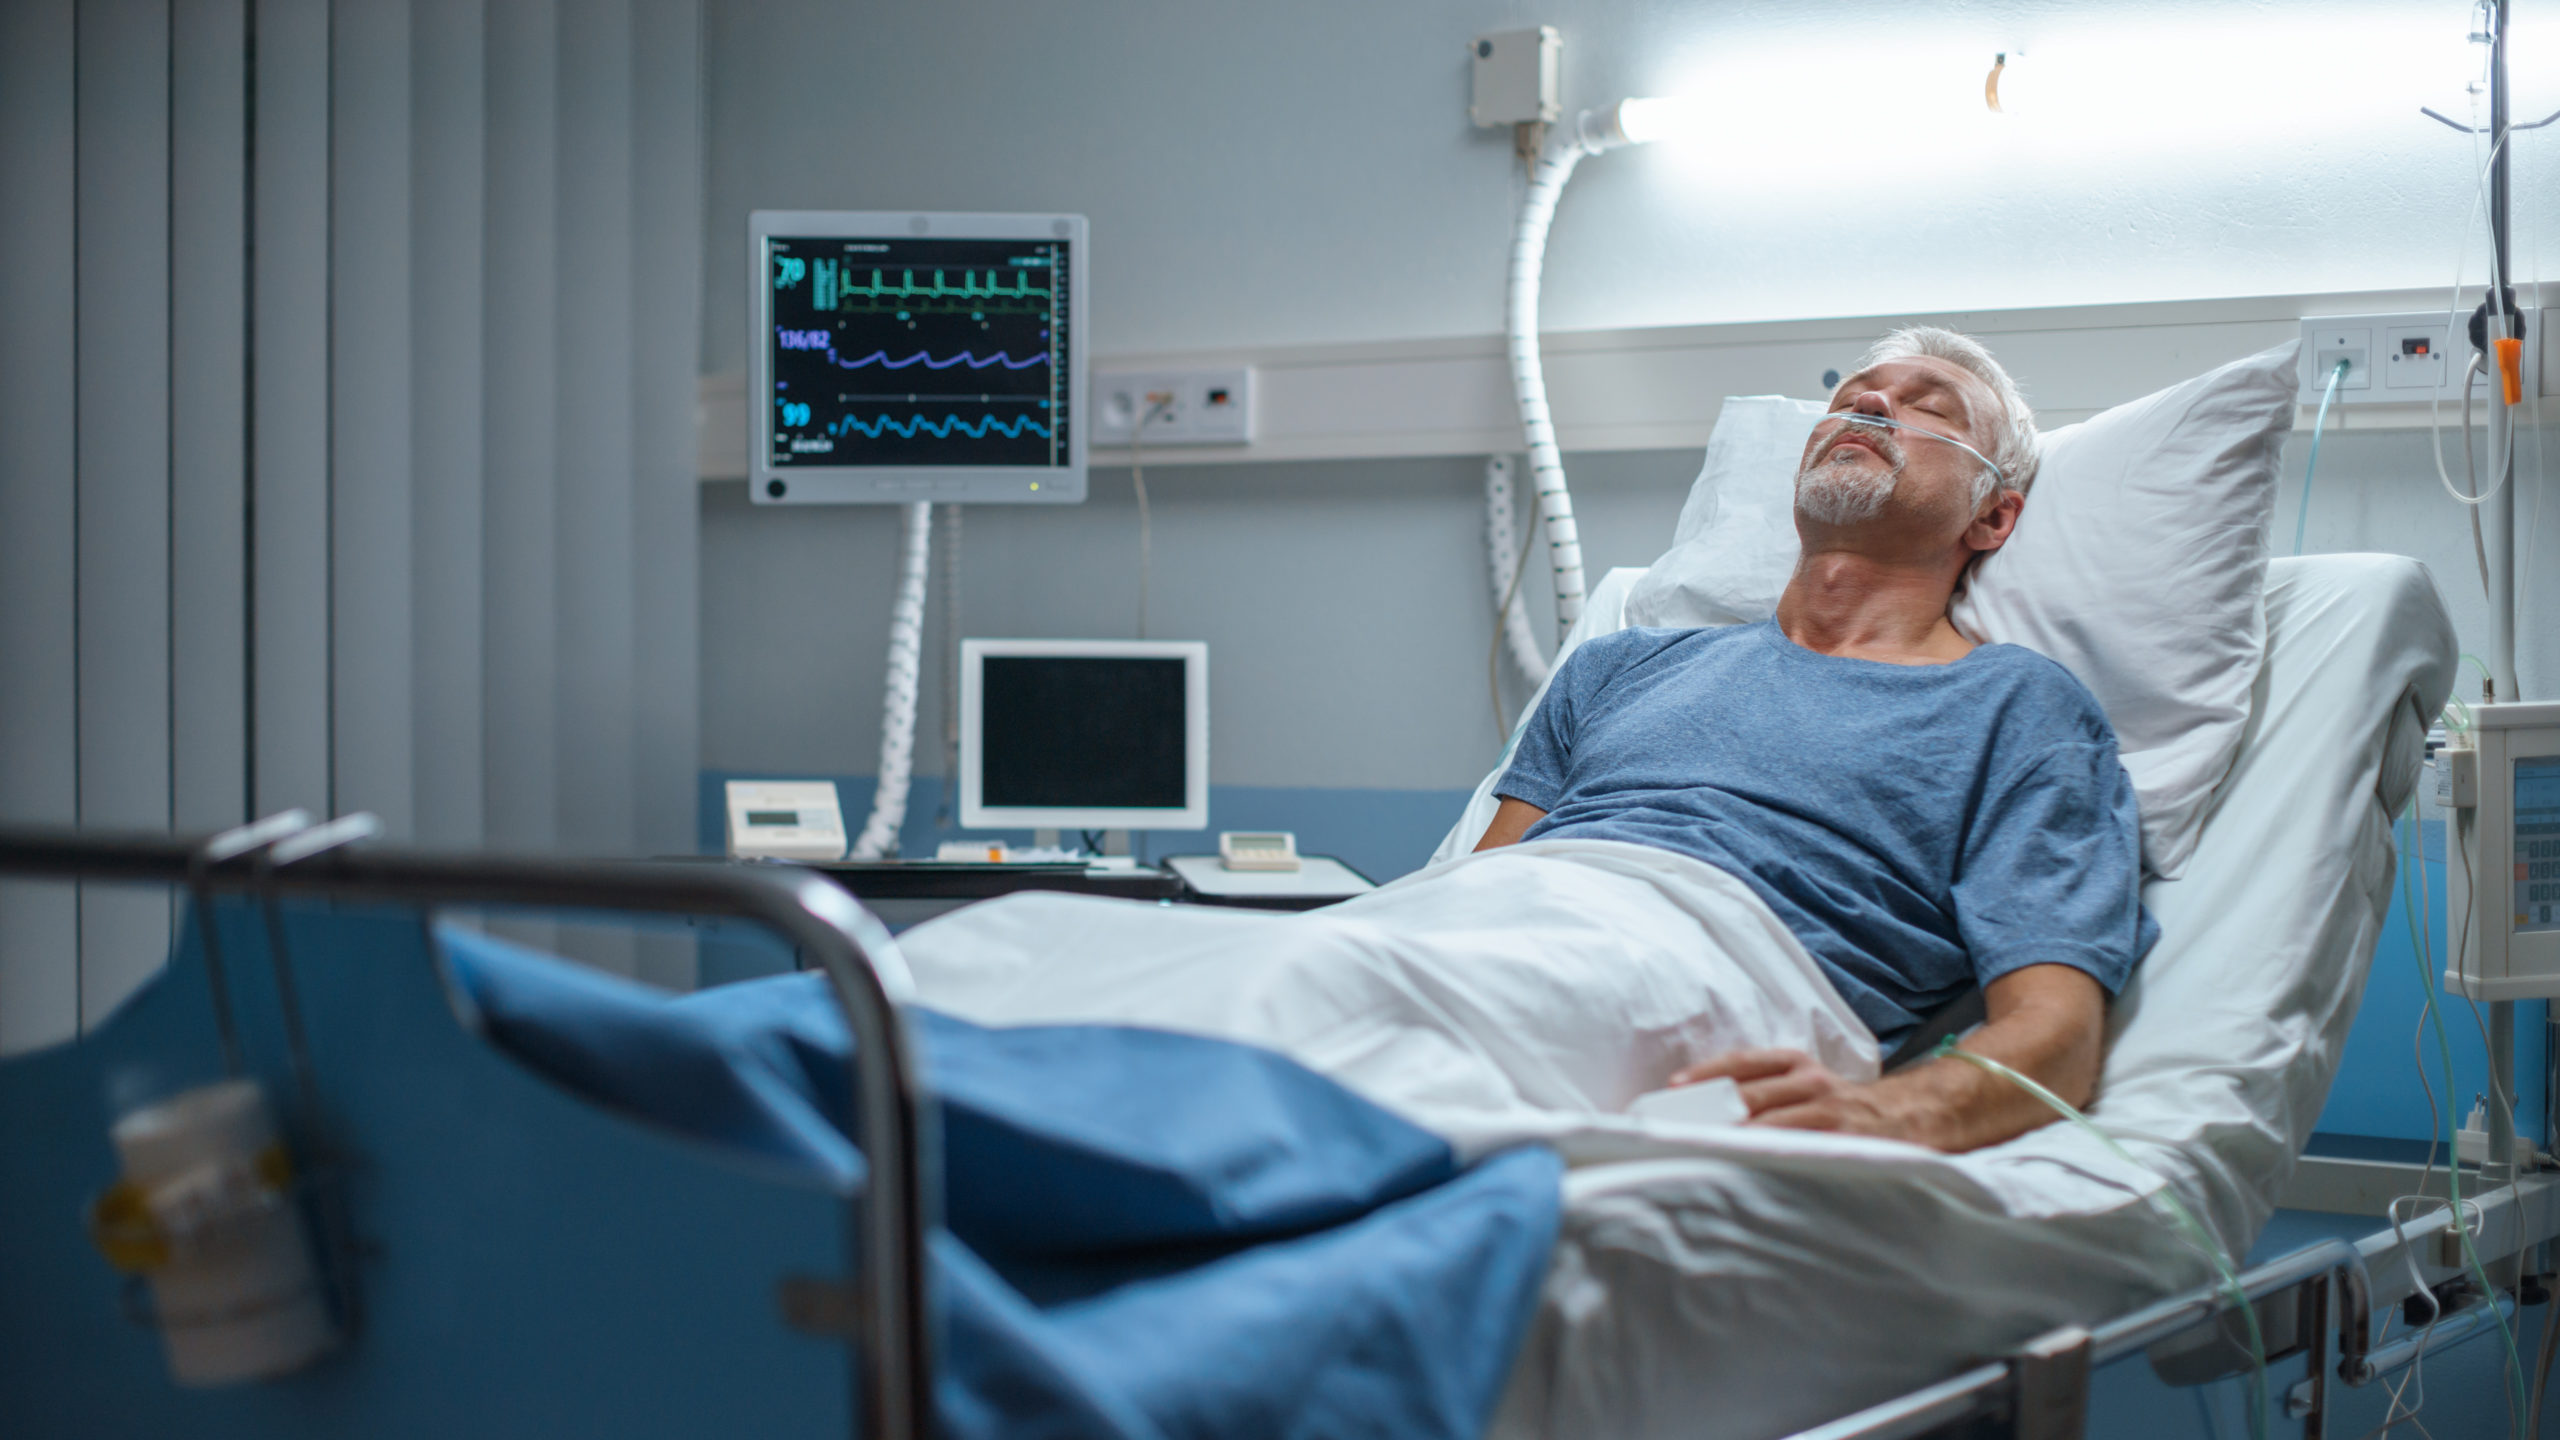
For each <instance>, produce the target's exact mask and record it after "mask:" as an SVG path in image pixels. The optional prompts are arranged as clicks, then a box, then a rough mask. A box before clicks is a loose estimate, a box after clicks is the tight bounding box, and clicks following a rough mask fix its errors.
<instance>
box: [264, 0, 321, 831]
mask: <svg viewBox="0 0 2560 1440" xmlns="http://www.w3.org/2000/svg"><path fill="white" fill-rule="evenodd" d="M254 3H255V4H256V6H257V24H256V32H255V33H256V43H257V63H256V77H255V83H256V92H255V97H254V104H255V106H256V112H255V116H254V123H255V124H256V126H257V142H256V147H255V152H254V154H253V157H252V163H253V164H254V165H255V166H256V174H255V175H254V176H253V177H252V183H253V190H254V202H253V207H254V208H253V212H252V221H251V223H252V225H253V226H254V228H255V233H256V237H257V242H256V255H255V260H254V264H253V266H252V268H251V276H252V288H253V298H252V302H251V321H250V323H251V324H252V326H253V327H254V329H255V334H256V353H255V356H254V360H253V364H254V384H255V386H256V399H255V400H254V402H253V408H252V424H253V425H254V427H255V431H256V439H255V443H254V447H253V449H252V452H251V463H252V465H253V466H254V471H253V475H252V480H251V492H250V503H251V505H252V507H253V522H252V525H251V527H250V528H251V536H252V544H253V552H252V556H251V590H250V593H251V603H252V606H253V613H252V615H251V617H250V627H251V632H252V639H251V665H252V670H253V673H252V676H251V689H250V703H251V713H252V722H253V726H254V734H253V735H252V737H251V747H252V752H253V755H252V759H253V764H254V766H255V777H256V784H255V790H254V793H253V795H252V797H251V799H252V802H253V808H255V809H256V810H257V811H258V812H259V813H260V814H267V813H271V812H273V811H277V810H282V809H284V808H286V807H288V806H296V805H298V806H301V807H303V808H305V809H308V810H311V811H313V812H315V813H320V814H326V813H328V812H329V810H330V809H331V804H330V793H329V761H330V746H329V6H328V0H254Z"/></svg>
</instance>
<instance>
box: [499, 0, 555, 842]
mask: <svg viewBox="0 0 2560 1440" xmlns="http://www.w3.org/2000/svg"><path fill="white" fill-rule="evenodd" d="M558 52H559V28H558V20H557V17H556V16H555V15H554V13H553V10H552V7H551V5H550V4H549V3H548V0H523V3H511V4H504V5H497V6H493V7H491V9H490V10H489V12H488V72H487V85H488V96H489V109H488V133H487V146H488V148H487V151H486V155H487V161H486V164H487V167H488V168H487V177H488V190H487V194H488V209H487V211H486V214H485V220H486V226H487V228H486V231H485V233H484V244H485V246H486V251H485V259H484V261H483V264H484V266H485V269H484V271H483V277H484V287H485V288H484V290H483V296H484V301H483V308H482V311H481V313H482V316H483V322H482V323H483V326H484V329H483V332H482V333H483V341H484V344H485V347H486V348H485V352H484V353H485V355H486V360H485V368H484V369H483V371H482V380H483V384H484V388H483V391H482V394H483V397H484V398H483V402H482V403H483V411H482V414H483V416H484V417H485V420H484V423H485V426H486V428H485V429H484V431H483V432H482V434H483V440H482V444H483V450H484V455H485V457H486V458H485V462H484V463H485V465H486V470H485V474H486V477H487V478H486V482H485V488H484V489H483V492H482V494H483V500H482V511H481V515H482V545H483V549H482V555H481V564H482V566H483V576H484V584H485V588H484V589H483V591H482V603H483V605H484V606H485V607H486V608H485V610H484V611H483V618H482V631H481V634H482V640H483V644H484V646H485V649H484V652H483V654H484V657H485V659H484V664H485V667H486V668H485V670H484V672H483V673H484V675H485V677H486V679H485V683H486V686H487V689H486V691H485V695H486V709H485V710H484V712H483V714H484V721H483V724H484V729H483V731H482V733H483V735H484V736H485V741H484V744H485V747H486V748H485V751H484V754H485V758H486V765H487V769H486V772H485V777H486V778H485V780H484V782H483V783H484V789H483V792H482V793H483V794H484V795H486V796H487V802H486V807H487V808H486V811H485V816H486V824H487V837H488V840H489V842H490V843H491V844H493V845H501V846H505V847H508V848H511V849H549V848H550V847H551V845H552V844H553V842H554V839H555V837H556V836H557V834H558V826H557V814H558V809H557V799H556V797H557V794H558V787H557V782H556V778H555V777H556V770H555V767H554V764H553V758H554V751H553V744H554V741H553V736H554V734H555V733H556V731H555V723H554V715H555V704H554V697H555V692H556V688H557V685H558V669H557V666H556V664H555V663H554V659H555V640H554V637H555V633H556V623H557V622H556V619H555V610H556V607H555V606H554V604H553V589H552V585H553V564H554V557H555V554H556V548H555V545H554V542H553V536H554V535H555V533H556V525H555V520H554V502H553V475H554V447H555V443H556V432H555V430H554V427H553V417H554V416H555V415H556V414H557V407H556V405H555V403H554V402H555V397H556V395H557V390H558V387H557V383H556V377H557V373H558V370H557V363H556V356H557V346H556V336H555V332H554V330H553V323H552V322H553V317H554V315H555V314H556V313H557V311H556V308H555V305H554V284H553V280H554V266H555V264H556V263H557V260H556V257H557V254H558V251H557V250H556V248H555V246H556V239H555V236H556V233H557V231H556V227H555V223H554V214H555V210H554V206H555V199H556V192H555V143H556V142H555V138H554V137H555V132H556V127H557V118H558V98H557V94H556V86H555V76H556V75H557V73H558Z"/></svg>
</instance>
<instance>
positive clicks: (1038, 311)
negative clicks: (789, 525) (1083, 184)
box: [747, 212, 1085, 504]
mask: <svg viewBox="0 0 2560 1440" xmlns="http://www.w3.org/2000/svg"><path fill="white" fill-rule="evenodd" d="M1083 233H1084V231H1083V221H1082V218H1081V217H1076V216H1061V217H1047V216H1017V215H978V216H972V215H939V214H937V215H913V216H906V215H892V214H878V213H871V212H839V213H823V212H819V213H811V212H797V213H794V212H758V213H757V214H756V215H755V217H754V223H753V226H752V235H751V239H752V242H753V248H754V251H755V268H756V279H755V284H756V294H757V297H758V298H757V303H756V305H755V306H754V307H753V309H754V310H755V313H756V320H755V331H754V334H753V336H752V337H751V338H752V342H753V346H754V348H753V350H752V351H751V352H750V353H751V365H750V369H751V374H750V377H749V381H750V383H749V392H750V393H749V395H748V397H747V398H748V406H749V411H750V415H751V417H752V421H751V424H750V427H749V428H750V430H751V432H752V434H751V437H750V444H751V447H752V452H753V453H752V454H751V457H750V467H749V469H750V475H749V481H750V490H751V494H752V496H753V498H754V499H756V500H758V501H760V502H763V503H768V504H772V503H786V504H787V503H807V502H817V503H825V502H846V501H855V502H859V501H874V502H889V501H901V502H903V501H913V500H954V501H972V502H978V503H986V502H991V501H992V502H1005V501H1014V502H1027V503H1040V502H1058V503H1071V502H1074V501H1077V500H1081V499H1083V498H1084V453H1085V451H1084V434H1083V427H1084V416H1083V415H1082V414H1081V413H1079V412H1080V408H1081V397H1080V394H1079V392H1080V390H1081V385H1082V379H1081V377H1082V374H1083V341H1084V337H1083V323H1082V322H1083V316H1082V291H1083V274H1084V253H1083V248H1084V247H1083Z"/></svg>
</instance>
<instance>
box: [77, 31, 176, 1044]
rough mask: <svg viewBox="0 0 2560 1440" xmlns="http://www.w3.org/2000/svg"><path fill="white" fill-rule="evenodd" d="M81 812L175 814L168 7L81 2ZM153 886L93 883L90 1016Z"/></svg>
mask: <svg viewBox="0 0 2560 1440" xmlns="http://www.w3.org/2000/svg"><path fill="white" fill-rule="evenodd" d="M79 24H80V32H79V55H78V57H77V64H78V73H77V76H76V81H75V83H77V85H78V86H79V102H78V116H77V124H78V131H77V144H78V146H79V194H78V197H77V199H76V202H75V203H76V206H77V211H76V214H77V224H78V226H79V231H78V240H77V243H78V246H79V262H78V264H79V278H78V289H77V293H76V295H75V297H74V303H76V304H77V305H78V306H79V326H80V337H79V378H78V382H77V383H78V387H79V389H78V395H77V397H76V400H75V405H76V414H77V417H78V425H79V446H80V456H79V487H80V488H79V520H78V524H77V526H76V529H77V531H78V541H77V554H76V561H75V563H76V564H77V565H78V567H79V589H78V601H77V603H78V606H79V610H78V617H79V618H78V624H79V646H80V682H79V705H80V823H81V824H82V825H83V826H85V827H91V828H96V829H126V830H165V829H167V828H168V826H169V748H170V747H169V558H170V555H169V548H170V547H169V479H170V471H169V460H170V451H169V7H168V3H167V0H83V3H82V5H81V6H80V17H79ZM168 947H169V906H168V902H167V900H166V899H165V898H164V897H162V896H159V895H154V894H150V893H147V892H137V891H134V890H131V889H126V888H120V887H115V886H103V885H100V886H86V887H83V890H82V892H81V897H80V1023H81V1027H82V1028H83V1029H86V1028H88V1027H89V1026H91V1025H94V1024H96V1023H97V1022H98V1021H99V1020H101V1019H103V1018H105V1016H106V1014H107V1012H108V1011H109V1010H111V1009H112V1008H114V1006H115V1005H116V1003H117V1002H119V1001H121V1000H122V999H124V997H125V996H126V995H128V994H130V993H132V991H133V988H134V987H135V986H136V985H139V984H141V983H142V981H143V980H144V979H146V978H147V977H149V976H150V974H151V973H152V972H153V971H154V970H157V969H158V968H159V967H160V963H161V961H162V959H164V958H165V956H166V954H167V951H168Z"/></svg>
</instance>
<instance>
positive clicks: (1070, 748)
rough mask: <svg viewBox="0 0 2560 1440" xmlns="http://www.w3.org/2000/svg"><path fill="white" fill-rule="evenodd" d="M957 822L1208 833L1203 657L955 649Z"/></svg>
mask: <svg viewBox="0 0 2560 1440" xmlns="http://www.w3.org/2000/svg"><path fill="white" fill-rule="evenodd" d="M960 823H961V824H962V825H964V826H967V827H969V828H971V829H1060V830H1205V829H1207V828H1208V826H1209V647H1208V646H1207V645H1206V644H1204V643H1202V642H1200V641H1197V640H963V641H961V642H960Z"/></svg>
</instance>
